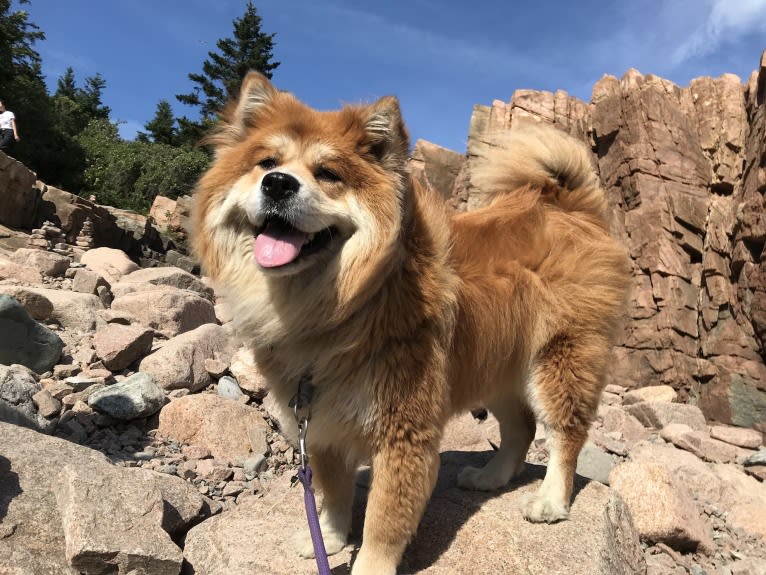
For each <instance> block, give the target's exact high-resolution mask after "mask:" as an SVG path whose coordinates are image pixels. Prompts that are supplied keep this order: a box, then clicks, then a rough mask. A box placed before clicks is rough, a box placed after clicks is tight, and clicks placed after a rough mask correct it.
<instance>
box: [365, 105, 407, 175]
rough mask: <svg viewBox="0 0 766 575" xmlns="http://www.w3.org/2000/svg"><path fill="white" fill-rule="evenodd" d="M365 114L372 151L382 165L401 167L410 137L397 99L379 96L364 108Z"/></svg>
mask: <svg viewBox="0 0 766 575" xmlns="http://www.w3.org/2000/svg"><path fill="white" fill-rule="evenodd" d="M366 114H367V115H366V118H365V131H366V134H367V141H368V143H369V144H370V149H371V150H372V153H373V154H374V155H375V156H376V157H377V158H378V159H379V160H380V162H381V163H382V164H383V165H385V166H387V167H389V168H393V169H399V168H402V167H403V166H404V165H405V164H406V163H407V155H408V153H409V146H410V138H409V134H408V133H407V128H406V127H405V125H404V120H402V112H401V110H400V108H399V100H397V99H396V98H395V97H394V96H386V97H384V98H381V99H380V100H378V101H377V102H375V103H374V104H372V105H371V106H369V107H368V108H367V109H366Z"/></svg>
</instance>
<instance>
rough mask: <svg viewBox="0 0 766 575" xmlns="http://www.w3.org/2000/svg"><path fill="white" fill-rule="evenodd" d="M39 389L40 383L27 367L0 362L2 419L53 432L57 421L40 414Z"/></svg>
mask: <svg viewBox="0 0 766 575" xmlns="http://www.w3.org/2000/svg"><path fill="white" fill-rule="evenodd" d="M39 391H41V387H40V384H39V383H37V380H35V378H34V377H33V376H32V374H31V373H30V372H29V371H27V369H26V368H25V367H23V366H21V365H11V366H7V365H1V364H0V421H5V422H8V423H15V424H16V425H23V426H25V427H31V428H33V429H37V430H38V431H42V432H44V433H51V432H52V431H53V429H54V428H55V427H56V422H55V421H50V420H48V419H46V418H45V417H43V416H42V415H40V414H39V413H38V411H37V407H36V406H35V403H34V399H33V398H34V396H35V394H36V393H38V392H39Z"/></svg>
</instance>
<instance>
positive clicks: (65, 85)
mask: <svg viewBox="0 0 766 575" xmlns="http://www.w3.org/2000/svg"><path fill="white" fill-rule="evenodd" d="M54 96H63V97H65V98H70V99H72V100H74V99H75V98H76V97H77V83H76V82H75V79H74V70H73V69H72V67H71V66H69V67H68V68H67V69H66V71H65V72H64V75H63V76H61V77H60V78H59V79H58V80H57V82H56V93H55V94H54Z"/></svg>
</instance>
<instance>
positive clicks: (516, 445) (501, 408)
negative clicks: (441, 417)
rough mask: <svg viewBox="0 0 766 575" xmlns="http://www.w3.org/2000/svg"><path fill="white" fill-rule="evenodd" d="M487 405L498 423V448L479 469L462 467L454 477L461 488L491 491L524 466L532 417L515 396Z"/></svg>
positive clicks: (532, 435) (532, 431) (532, 432)
mask: <svg viewBox="0 0 766 575" xmlns="http://www.w3.org/2000/svg"><path fill="white" fill-rule="evenodd" d="M487 408H488V409H489V410H490V411H491V412H492V414H493V415H494V416H495V417H496V418H497V420H498V422H499V423H500V448H499V449H498V451H497V453H495V455H494V457H493V458H492V459H491V460H490V462H489V463H487V465H485V466H484V467H482V468H481V469H477V468H475V467H466V468H464V469H463V470H462V471H461V472H460V474H459V475H458V478H457V483H458V486H460V487H462V488H464V489H475V490H478V491H492V490H494V489H499V488H501V487H504V486H505V485H506V484H507V483H508V482H509V481H510V480H511V479H513V478H514V477H516V476H517V475H518V474H519V473H521V471H522V470H523V469H524V460H525V458H526V455H527V450H528V449H529V444H530V443H532V439H534V436H535V418H534V415H533V413H532V411H531V409H530V408H529V407H528V406H527V404H526V402H525V401H524V400H523V399H522V398H519V397H517V396H512V397H506V398H505V399H504V400H503V401H494V402H491V403H490V404H489V405H488V406H487Z"/></svg>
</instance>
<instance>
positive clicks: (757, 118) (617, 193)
mask: <svg viewBox="0 0 766 575" xmlns="http://www.w3.org/2000/svg"><path fill="white" fill-rule="evenodd" d="M764 78H766V71H764V68H763V67H761V68H760V69H759V70H758V71H757V73H756V74H754V75H753V76H752V78H751V80H750V81H749V82H748V83H747V84H745V85H743V84H742V82H741V81H740V80H739V78H737V77H735V76H732V75H730V74H729V75H727V74H725V75H723V76H721V77H719V78H699V79H696V80H693V81H692V82H691V84H690V85H689V86H688V87H681V86H677V85H675V84H673V83H671V82H669V81H667V80H664V79H662V78H659V77H657V76H653V75H646V76H644V75H642V74H641V73H639V72H638V71H636V70H629V71H628V72H627V73H626V74H625V75H624V76H623V77H622V78H621V79H618V78H616V77H614V76H604V77H603V78H602V79H601V80H599V81H598V82H597V83H596V84H595V85H594V86H593V91H592V101H591V102H590V103H587V102H582V101H580V100H578V99H576V98H572V97H570V96H569V95H568V94H566V93H565V92H561V91H559V92H556V93H555V94H554V93H551V92H545V91H533V90H517V91H516V92H515V93H514V94H513V95H512V97H511V99H510V101H509V102H501V101H495V102H492V104H491V106H476V107H475V108H474V111H473V115H472V118H471V123H470V130H469V135H468V145H467V158H466V166H465V167H464V169H463V170H462V172H463V173H465V174H466V177H464V178H460V177H458V178H456V184H455V186H454V191H453V197H452V198H451V199H450V203H453V204H455V203H456V204H457V205H459V206H462V208H465V207H467V208H468V209H473V208H474V207H475V206H477V205H480V204H481V198H480V195H479V194H477V191H476V185H475V183H474V182H473V181H472V177H471V174H472V173H473V170H472V169H471V168H472V166H473V164H474V162H476V161H477V159H478V158H479V157H480V156H482V155H483V154H484V152H485V151H486V150H487V148H490V147H492V146H493V145H495V144H494V140H493V138H492V137H491V136H492V134H493V132H495V131H498V130H508V129H515V127H516V126H517V125H520V124H521V123H522V122H524V121H529V118H534V120H535V121H542V122H547V123H551V124H553V125H554V126H556V127H558V128H560V129H561V130H563V131H565V132H567V133H569V134H571V135H573V136H575V137H577V138H580V139H581V140H582V141H583V142H585V143H586V144H587V145H588V146H589V147H590V148H591V149H592V150H593V160H594V165H595V166H596V170H597V172H598V174H599V177H600V180H601V184H602V187H603V188H604V190H605V192H606V196H607V200H608V203H609V220H610V229H611V230H612V232H613V233H614V234H615V235H616V236H617V237H619V238H620V239H621V240H622V241H623V242H624V243H625V245H626V247H627V248H628V252H629V254H630V256H631V258H632V259H633V261H634V270H635V274H634V285H633V290H632V296H631V301H630V304H629V307H628V310H627V311H628V316H629V319H628V322H627V325H626V329H625V331H624V333H623V334H622V336H621V337H620V341H618V342H617V346H616V347H615V362H614V363H613V369H612V370H610V373H609V377H608V383H613V384H614V383H617V384H623V385H624V386H625V387H629V388H636V387H638V388H643V387H646V386H654V385H657V384H662V385H667V386H670V387H671V388H672V389H673V390H675V391H676V392H677V393H678V396H679V399H680V401H681V402H684V401H685V400H686V398H687V397H690V396H691V397H695V398H696V401H697V402H698V405H699V407H700V408H701V409H702V411H703V413H704V414H705V416H706V418H707V419H709V420H714V421H718V422H722V423H726V424H733V425H738V426H742V427H753V428H756V429H758V430H759V431H761V432H764V431H766V425H764V423H763V422H764V421H766V392H764V390H765V389H766V366H764V362H763V359H762V355H761V350H762V349H763V348H764V342H766V260H763V259H762V258H761V253H762V252H763V248H764V238H766V218H764V217H763V185H764V175H763V174H764V172H763V169H762V167H763V166H762V163H763V162H762V158H763V154H764V141H766V111H764V108H763V106H762V105H761V104H762V102H761V100H762V91H763V90H762V86H763V82H764ZM417 165H418V161H417V160H416V161H415V162H414V166H415V167H417ZM462 208H461V209H462ZM628 401H630V399H628ZM759 425H760V426H763V427H764V428H761V427H759Z"/></svg>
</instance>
